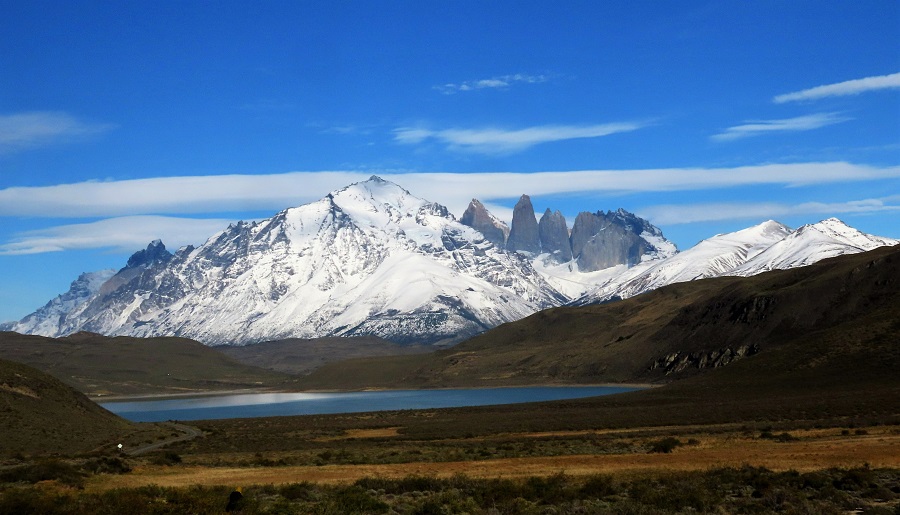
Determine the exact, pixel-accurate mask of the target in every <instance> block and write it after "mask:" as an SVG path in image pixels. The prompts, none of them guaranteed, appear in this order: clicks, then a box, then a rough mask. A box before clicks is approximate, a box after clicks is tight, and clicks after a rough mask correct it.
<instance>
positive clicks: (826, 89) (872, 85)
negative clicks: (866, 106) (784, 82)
mask: <svg viewBox="0 0 900 515" xmlns="http://www.w3.org/2000/svg"><path fill="white" fill-rule="evenodd" d="M898 88H900V73H892V74H890V75H878V76H875V77H865V78H862V79H854V80H848V81H844V82H838V83H835V84H826V85H824V86H816V87H814V88H809V89H804V90H801V91H795V92H793V93H785V94H783V95H777V96H776V97H775V98H773V99H772V101H773V102H775V103H776V104H784V103H786V102H799V101H803V100H818V99H820V98H825V97H843V96H849V95H859V94H860V93H866V92H868V91H878V90H882V89H898Z"/></svg>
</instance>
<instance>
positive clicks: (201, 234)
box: [0, 216, 233, 255]
mask: <svg viewBox="0 0 900 515" xmlns="http://www.w3.org/2000/svg"><path fill="white" fill-rule="evenodd" d="M231 222H233V220H227V219H197V218H176V217H167V216H125V217H119V218H109V219H106V220H99V221H96V222H90V223H83V224H68V225H59V226H55V227H49V228H46V229H39V230H34V231H26V232H22V233H19V234H17V235H16V236H15V237H14V238H13V240H12V241H10V242H8V243H5V244H3V245H0V255H4V254H7V255H10V254H39V253H44V252H60V251H64V250H75V249H93V248H111V249H114V250H121V251H126V252H131V251H133V250H136V249H140V248H144V247H145V246H146V245H147V244H148V243H149V242H151V241H153V240H155V239H161V240H162V241H163V243H165V244H166V247H167V248H169V249H170V250H174V249H177V248H179V247H182V246H184V245H188V244H193V245H198V244H201V243H203V242H205V241H206V239H207V238H209V237H210V236H211V235H213V234H215V233H217V232H219V231H221V230H223V229H225V228H226V227H227V226H228V224H229V223H231Z"/></svg>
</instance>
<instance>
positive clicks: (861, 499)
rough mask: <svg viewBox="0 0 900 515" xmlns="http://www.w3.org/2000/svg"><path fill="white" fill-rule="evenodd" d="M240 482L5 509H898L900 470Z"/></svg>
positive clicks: (2, 508) (2, 509)
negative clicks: (236, 497) (236, 494)
mask: <svg viewBox="0 0 900 515" xmlns="http://www.w3.org/2000/svg"><path fill="white" fill-rule="evenodd" d="M232 491H233V488H232V487H227V486H213V487H202V486H195V487H182V488H172V487H159V486H146V487H140V488H131V489H114V490H108V491H104V492H91V491H85V490H76V489H71V488H61V487H59V486H55V485H44V486H42V487H40V486H37V487H36V486H28V487H24V486H17V487H11V488H7V489H5V490H3V491H2V492H0V513H17V514H29V513H42V514H56V513H58V514H73V515H74V514H82V513H93V514H106V513H109V514H118V513H132V514H142V513H154V514H167V513H173V514H175V513H178V514H181V513H197V514H205V513H222V512H223V511H226V507H228V508H230V509H231V511H238V512H240V513H244V514H257V513H260V514H262V513H267V514H276V513H279V514H280V513H313V514H345V513H398V514H429V513H472V514H481V513H484V514H503V513H510V514H531V513H534V514H538V513H613V514H654V513H819V514H831V513H833V514H839V513H846V512H847V511H850V510H858V511H857V512H861V513H872V514H893V513H897V511H898V509H900V508H898V499H900V470H898V469H872V468H867V467H859V468H852V469H827V470H819V471H814V472H806V473H800V472H794V471H787V472H774V471H771V470H768V469H765V468H758V467H750V466H743V467H737V468H716V469H711V470H706V471H696V472H681V473H664V474H654V475H643V476H638V477H614V476H610V475H588V476H571V475H567V474H563V473H558V474H554V475H551V476H533V477H529V478H527V479H509V478H473V477H469V476H466V475H454V476H452V477H449V478H437V477H433V476H416V475H411V476H405V477H402V478H399V479H387V478H378V477H365V478H361V479H359V480H357V481H354V482H352V483H342V484H337V485H323V484H314V483H310V482H299V483H287V484H280V485H274V484H269V485H260V486H249V487H246V488H243V489H242V495H243V497H242V499H241V500H240V501H239V502H237V503H232V504H231V506H228V504H229V496H230V494H231V492H232Z"/></svg>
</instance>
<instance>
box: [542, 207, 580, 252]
mask: <svg viewBox="0 0 900 515" xmlns="http://www.w3.org/2000/svg"><path fill="white" fill-rule="evenodd" d="M538 235H539V236H540V240H541V252H545V253H547V254H550V256H551V257H552V258H553V259H554V260H555V261H556V262H557V263H567V262H569V261H571V260H572V245H571V243H570V242H569V228H568V226H567V225H566V217H564V216H563V214H562V213H560V212H559V211H556V212H555V213H551V212H550V210H549V209H547V210H546V211H544V216H542V217H541V221H540V222H538Z"/></svg>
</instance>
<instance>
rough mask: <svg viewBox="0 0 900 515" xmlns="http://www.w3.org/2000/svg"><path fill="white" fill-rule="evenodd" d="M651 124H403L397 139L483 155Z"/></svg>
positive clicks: (605, 134) (403, 142)
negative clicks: (499, 126)
mask: <svg viewBox="0 0 900 515" xmlns="http://www.w3.org/2000/svg"><path fill="white" fill-rule="evenodd" d="M647 125H648V124H646V123H641V122H620V123H605V124H596V125H540V126H536V127H527V128H525V129H511V130H510V129H496V128H485V129H443V130H431V129H426V128H417V127H401V128H399V129H396V130H395V131H394V141H396V142H398V143H402V144H408V145H412V144H419V143H423V142H425V141H428V140H435V141H438V142H440V143H443V144H444V145H446V146H447V148H449V149H451V150H458V151H463V152H475V153H479V154H507V153H512V152H519V151H522V150H526V149H528V148H530V147H533V146H535V145H539V144H542V143H550V142H554V141H564V140H571V139H583V138H599V137H602V136H609V135H611V134H617V133H622V132H631V131H635V130H638V129H641V128H643V127H646V126H647Z"/></svg>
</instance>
